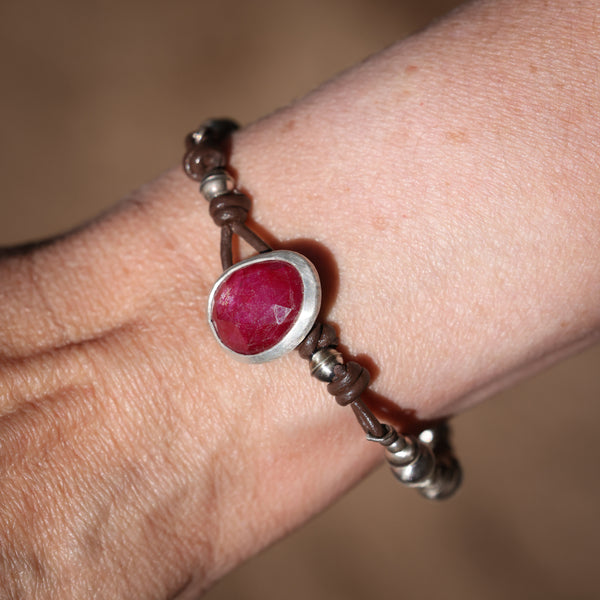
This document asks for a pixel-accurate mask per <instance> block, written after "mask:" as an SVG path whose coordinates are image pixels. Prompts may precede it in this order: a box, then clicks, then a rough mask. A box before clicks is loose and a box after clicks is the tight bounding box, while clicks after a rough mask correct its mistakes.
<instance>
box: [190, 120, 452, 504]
mask: <svg viewBox="0 0 600 600" xmlns="http://www.w3.org/2000/svg"><path fill="white" fill-rule="evenodd" d="M236 129H238V125H237V123H235V122H234V121H232V120H230V119H211V120H208V121H206V122H205V123H204V124H203V125H201V126H200V127H199V128H198V129H196V130H195V131H193V132H192V133H190V134H189V135H188V136H187V137H186V140H185V143H186V153H185V156H184V159H183V168H184V170H185V172H186V174H187V175H188V176H189V177H190V178H191V179H193V180H194V181H196V182H199V183H200V192H201V193H202V195H203V196H204V197H205V198H206V200H207V201H208V202H209V212H210V215H211V216H212V218H213V220H214V222H215V223H216V224H217V225H218V226H219V227H220V228H221V263H222V266H223V274H222V275H221V277H219V279H218V280H217V281H216V282H215V284H214V286H213V288H212V290H211V292H210V295H209V301H208V321H209V326H210V328H211V331H212V332H213V334H214V336H215V338H216V339H217V341H218V343H219V344H220V345H221V347H222V348H223V349H224V350H225V351H226V352H227V353H229V354H230V355H231V356H232V357H233V358H235V359H237V360H239V361H243V362H250V363H260V362H265V361H268V360H273V359H275V358H278V357H280V356H282V355H283V354H285V353H287V352H289V351H291V350H293V349H297V350H298V352H299V353H300V356H302V357H303V358H305V359H307V360H308V361H309V362H310V372H311V375H313V376H314V377H316V378H317V379H319V380H321V381H324V382H326V383H327V391H328V392H329V393H330V394H331V395H332V396H334V398H335V399H336V401H337V402H338V403H339V404H340V405H342V406H346V405H349V406H350V407H351V408H352V410H353V411H354V415H355V416H356V419H357V420H358V423H359V424H360V426H361V427H362V428H363V430H364V432H365V433H366V436H367V439H368V440H369V441H371V442H377V443H379V444H381V445H382V446H383V447H384V450H385V458H386V459H387V461H388V463H389V465H390V467H391V470H392V473H393V474H394V475H395V476H396V478H397V479H398V480H399V481H401V482H402V483H404V484H405V485H407V486H410V487H415V488H417V489H418V490H419V492H420V493H421V494H422V495H423V496H425V497H426V498H429V499H434V500H439V499H443V498H447V497H449V496H451V495H452V494H453V493H454V492H455V491H456V490H457V489H458V487H459V486H460V483H461V480H462V471H461V468H460V464H459V463H458V461H457V459H456V458H455V456H454V453H453V451H452V448H451V445H450V430H449V427H448V424H447V422H446V421H445V420H444V421H440V422H437V423H435V424H428V425H423V426H422V427H420V428H419V429H420V431H419V432H418V433H417V434H404V433H400V432H398V431H397V430H396V429H395V428H394V427H392V426H391V425H388V424H385V423H382V422H380V421H379V420H378V419H377V418H376V417H375V415H374V414H373V412H372V411H371V410H370V409H369V407H368V406H367V405H366V404H365V402H364V400H363V399H362V398H361V396H362V394H363V393H364V391H365V390H366V389H367V387H368V385H369V380H370V375H369V372H368V371H367V370H366V369H365V368H364V367H363V366H361V365H360V364H359V363H357V362H355V361H349V362H345V361H344V359H343V357H342V355H341V353H340V352H339V351H338V350H337V346H338V337H337V334H336V331H335V329H334V328H333V327H332V326H331V325H330V324H327V323H322V322H321V321H319V320H318V314H319V309H320V304H321V284H320V280H319V276H318V274H317V271H316V269H315V267H314V266H313V265H312V263H311V262H310V261H309V260H308V259H307V258H306V257H304V256H302V255H301V254H298V253H297V252H292V251H289V250H273V249H272V248H271V247H270V246H269V245H268V244H267V243H266V242H265V241H264V240H262V239H261V238H260V237H259V236H258V235H257V234H256V233H255V232H254V231H252V230H251V229H250V228H249V227H248V226H247V225H246V223H245V221H246V217H247V216H248V212H249V210H250V205H251V201H250V198H249V197H248V195H247V194H245V193H244V192H242V191H241V190H239V189H238V188H237V183H236V179H235V178H234V176H233V175H232V174H231V172H230V170H228V160H229V155H230V151H231V134H232V133H233V132H234V131H235V130H236ZM233 234H235V235H237V236H239V237H240V238H241V239H243V240H245V241H246V242H247V243H248V244H249V245H250V246H252V247H253V248H254V249H255V250H256V251H257V252H258V254H257V255H255V256H253V257H251V258H248V259H245V260H241V261H239V262H237V263H236V264H234V263H233V252H232V237H233Z"/></svg>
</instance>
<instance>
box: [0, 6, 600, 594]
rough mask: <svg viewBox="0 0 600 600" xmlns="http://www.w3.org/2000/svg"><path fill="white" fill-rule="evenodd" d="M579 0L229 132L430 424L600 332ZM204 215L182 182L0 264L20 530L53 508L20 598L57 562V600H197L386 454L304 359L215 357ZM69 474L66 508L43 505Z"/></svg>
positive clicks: (389, 373) (259, 189) (464, 38)
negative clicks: (29, 513) (87, 594)
mask: <svg viewBox="0 0 600 600" xmlns="http://www.w3.org/2000/svg"><path fill="white" fill-rule="evenodd" d="M561 4H564V6H561ZM566 4H567V3H566V2H565V3H557V2H555V3H550V6H548V7H543V6H542V3H539V4H538V3H536V2H529V3H523V2H496V3H489V4H482V5H473V6H471V7H469V8H467V9H464V12H463V13H462V14H458V15H455V16H454V17H451V18H450V19H448V20H446V21H445V22H442V23H440V24H439V25H437V26H435V27H433V28H431V29H430V30H428V31H426V32H424V33H422V34H420V35H418V36H415V37H413V38H411V39H409V40H407V41H406V42H403V43H401V44H398V45H397V46H395V47H393V48H391V49H389V50H388V51H386V52H385V53H383V54H381V55H379V56H377V57H374V58H373V59H371V60H369V61H367V62H366V63H364V64H363V65H361V66H359V67H357V68H355V69H353V70H351V71H349V72H347V73H345V74H343V75H342V76H340V77H339V78H338V79H336V80H335V81H333V82H331V83H329V84H327V85H326V86H324V87H322V88H321V89H319V90H318V91H316V92H314V93H313V94H311V95H310V96H309V97H307V98H305V99H303V100H301V101H300V102H298V103H296V104H295V105H293V106H291V107H289V108H286V109H284V110H283V111H280V112H279V113H277V114H275V115H273V116H272V117H269V118H268V119H265V120H263V121H261V122H259V123H257V124H256V125H254V126H252V127H249V128H248V129H246V130H244V131H243V132H241V133H240V134H239V135H237V136H236V138H235V142H234V151H233V155H232V164H233V165H234V166H235V168H236V169H237V171H238V173H239V180H240V183H241V185H242V186H244V187H245V188H247V189H248V190H249V191H250V192H251V194H252V196H253V200H254V206H253V211H252V215H253V218H254V220H255V221H256V223H257V224H258V225H259V226H260V227H261V228H262V229H263V230H265V231H266V232H267V234H268V235H269V236H272V237H273V238H275V239H277V240H279V241H280V243H281V245H282V246H284V247H285V246H289V245H293V246H294V247H298V246H299V243H298V240H304V241H306V240H309V239H310V240H315V241H316V242H317V243H318V244H320V245H321V249H322V248H325V249H326V251H322V252H321V254H328V255H329V258H330V259H331V261H330V262H332V263H334V264H335V269H333V272H335V270H336V269H337V271H338V272H339V285H337V282H336V281H335V278H334V280H333V281H332V280H329V279H328V278H325V279H324V281H323V284H324V288H325V293H326V295H327V294H328V300H329V301H330V302H328V306H327V314H326V315H325V316H326V318H328V319H329V320H331V321H333V322H335V323H336V324H338V325H339V328H340V333H341V337H342V340H343V341H344V343H345V344H346V345H347V350H348V353H349V354H366V355H367V356H368V357H370V359H371V360H372V361H373V362H374V364H375V366H376V368H377V371H378V373H377V377H376V379H375V381H374V382H373V386H372V387H373V390H374V391H375V392H376V393H377V394H379V395H381V396H382V397H384V398H388V399H389V400H390V401H392V402H395V403H397V404H398V405H399V406H402V407H404V408H409V409H414V410H415V411H416V412H417V414H418V415H419V416H421V417H432V416H439V415H443V414H449V413H452V412H453V411H454V410H457V409H459V408H463V407H464V406H466V405H467V404H469V403H471V402H472V401H474V400H475V399H477V398H480V397H482V396H483V395H485V394H486V393H489V390H490V389H494V388H495V387H497V386H501V385H506V384H507V382H509V381H510V380H511V379H512V378H513V377H514V376H515V374H516V373H519V372H521V371H522V370H523V369H528V368H533V367H535V365H536V364H537V363H538V361H540V360H541V361H543V360H548V359H549V358H550V357H552V356H553V355H554V354H555V353H556V352H566V351H568V350H569V348H572V347H573V345H577V344H582V343H586V342H589V341H590V340H592V339H593V338H594V337H595V336H596V335H597V332H598V320H599V319H598V317H599V315H598V311H599V309H598V306H597V298H598V292H599V291H600V268H599V251H600V240H599V237H600V235H599V233H598V232H599V231H600V227H599V225H600V223H599V221H600V215H599V208H598V202H597V200H596V193H597V189H598V183H599V182H598V177H599V176H598V173H597V172H596V170H595V166H596V165H597V164H598V163H599V161H598V148H597V143H596V141H595V140H594V139H593V137H592V135H593V133H594V132H595V131H597V117H596V115H597V114H598V105H599V104H600V102H599V98H598V90H597V89H596V88H597V86H596V85H595V82H596V79H595V78H597V75H596V74H595V73H596V70H597V65H598V57H597V54H596V53H597V48H596V37H597V33H598V32H597V31H594V30H592V24H593V23H594V18H593V16H594V14H596V13H597V10H598V9H597V8H596V7H595V5H594V4H593V3H591V2H590V3H581V4H580V5H579V6H578V7H577V8H571V6H570V5H569V6H568V7H567V6H566ZM575 32H576V33H575ZM556 48H561V50H560V51H558V50H556ZM206 212H207V211H206V205H205V203H204V202H203V201H202V200H201V199H199V196H198V193H197V189H196V186H194V185H192V184H190V183H189V182H188V181H187V180H186V179H185V177H184V175H183V174H182V173H181V172H180V171H179V170H176V171H173V172H171V173H168V174H166V175H165V176H163V177H161V178H160V179H158V180H157V181H156V182H154V183H153V184H150V185H149V186H146V187H145V188H143V189H141V190H140V191H139V192H138V193H137V194H136V196H135V201H134V202H131V201H130V202H129V203H125V204H124V205H122V206H121V207H119V208H118V209H117V210H116V211H114V212H113V213H112V214H111V215H109V216H108V217H105V218H104V219H102V220H100V221H99V222H97V223H96V224H94V225H93V226H91V227H88V228H86V229H83V230H82V231H80V232H77V233H75V234H73V235H71V236H68V237H67V238H65V239H63V240H61V241H58V242H57V243H55V244H53V245H51V246H49V247H46V248H42V249H40V250H38V251H37V252H35V253H34V254H33V255H29V256H25V257H13V258H8V259H6V260H5V261H4V263H3V264H2V265H1V266H0V269H1V270H2V280H3V284H4V285H3V292H2V293H3V294H4V298H3V305H4V307H5V310H4V311H3V312H2V314H0V320H1V321H0V323H1V329H2V331H4V332H6V336H5V341H4V348H3V354H4V365H3V369H2V372H1V373H0V385H2V386H3V389H2V402H3V403H4V406H3V407H2V410H3V413H4V414H7V413H8V412H9V411H11V415H9V416H5V417H3V418H2V420H0V439H2V443H3V445H4V446H3V447H4V448H5V450H4V451H3V456H4V463H3V465H2V469H3V470H4V471H5V472H8V471H10V472H11V473H12V475H11V477H12V479H10V481H11V486H8V485H7V484H6V483H5V484H4V487H3V489H2V495H3V503H2V505H3V506H2V510H3V519H5V521H6V523H7V527H8V526H9V525H10V523H14V522H17V523H23V522H24V521H25V517H24V514H23V511H24V510H25V509H24V507H23V504H22V496H25V497H28V498H30V499H35V501H36V504H34V505H35V506H36V507H37V508H36V510H37V511H38V512H37V513H36V518H34V519H33V523H32V524H30V526H29V528H28V529H25V528H22V530H21V529H19V530H18V532H17V533H16V534H14V536H13V537H12V538H11V540H10V545H4V550H3V552H4V553H5V555H6V553H7V550H6V548H9V551H8V553H9V554H10V556H11V557H12V558H11V560H14V561H15V562H16V564H18V566H19V569H20V570H21V572H22V573H24V574H25V575H23V576H22V582H24V583H23V585H24V586H33V585H34V584H33V583H31V582H32V581H34V580H35V576H36V573H35V569H33V568H32V567H31V564H32V562H31V560H29V559H31V557H32V556H33V557H35V558H36V559H37V560H39V561H42V562H43V563H44V565H45V570H44V575H45V577H46V581H45V583H44V586H45V589H48V590H50V591H49V592H48V593H47V595H48V597H51V596H52V590H53V589H54V590H56V589H57V588H58V587H60V586H63V588H64V586H66V585H67V584H69V585H71V586H72V592H71V593H72V595H73V597H82V593H83V592H82V590H83V589H89V587H81V588H77V586H78V585H79V584H80V582H82V583H81V585H82V586H92V587H95V588H96V589H101V590H104V593H105V596H107V597H115V598H117V597H119V594H122V595H123V596H124V597H125V596H126V597H132V596H134V597H152V596H153V595H156V594H157V593H159V592H158V590H163V591H164V594H165V595H166V594H167V593H169V592H171V593H172V592H173V590H175V589H177V588H178V587H181V586H183V585H184V584H185V583H186V582H187V581H188V577H189V576H191V575H193V577H194V583H193V584H192V585H194V586H197V587H198V588H202V587H205V586H206V585H208V584H209V583H210V582H212V581H214V579H215V578H217V577H218V576H220V575H222V574H223V573H224V572H225V571H226V570H227V569H228V568H230V567H231V566H232V565H234V564H236V563H238V562H239V561H241V560H243V559H244V558H245V557H247V556H248V555H250V554H252V553H254V552H256V551H258V549H260V548H261V547H263V546H264V545H266V544H268V543H269V542H270V541H272V540H273V539H275V538H276V537H278V536H280V535H282V534H283V533H284V532H285V531H287V530H289V529H290V528H291V527H294V526H295V525H297V524H299V523H300V522H302V521H303V520H305V519H306V518H307V517H308V516H309V515H311V514H313V513H314V512H315V511H317V510H319V509H320V508H322V507H323V506H324V505H326V504H327V503H328V502H329V501H331V500H332V499H333V498H334V497H336V496H337V495H339V494H340V493H341V492H342V491H343V490H344V489H345V488H346V487H347V486H349V485H351V484H352V483H353V482H355V481H357V480H358V479H359V478H360V477H361V476H362V475H363V474H364V473H365V472H366V471H367V470H368V469H369V468H370V467H371V466H372V465H373V464H374V463H375V462H376V461H377V459H378V451H377V448H369V447H368V446H367V444H366V443H365V442H364V440H363V439H362V434H361V432H360V429H359V428H358V427H357V426H356V423H355V422H354V421H353V418H352V415H351V414H347V411H344V410H342V409H341V408H339V407H338V406H336V405H335V403H334V402H332V401H331V400H330V399H329V398H327V397H326V395H325V393H324V391H323V390H322V389H321V388H320V387H319V385H318V383H317V382H315V381H313V380H311V379H310V377H309V376H308V373H307V372H306V365H304V364H302V362H301V360H300V359H299V357H297V356H295V355H291V356H289V357H286V358H284V359H282V360H279V361H276V362H274V363H269V364H266V365H262V366H258V367H257V366H248V365H237V364H236V365H233V364H232V363H231V362H230V359H229V358H227V357H226V356H223V355H222V354H221V352H220V350H219V348H218V347H217V345H216V343H215V342H214V340H212V339H211V338H210V334H209V332H208V328H207V327H206V326H205V321H206V317H205V314H204V311H205V305H206V296H207V294H208V290H209V289H210V286H211V284H212V282H213V281H214V279H216V277H217V276H218V273H219V266H218V257H217V248H218V230H217V228H216V227H215V226H214V224H213V223H212V221H211V219H210V217H209V216H208V215H207V214H206ZM304 245H306V246H308V250H309V251H311V246H310V244H307V243H305V244H304ZM313 251H314V249H313ZM317 254H318V253H317ZM325 263H327V261H325ZM330 270H331V269H330ZM336 287H337V289H336ZM36 415H39V419H38V418H37V417H36ZM36 419H37V420H36ZM44 419H46V421H45V422H49V423H51V426H44V427H42V425H41V423H43V422H44ZM32 431H33V432H36V435H34V436H33V438H32ZM57 440H58V441H57ZM64 440H67V441H68V443H64ZM70 440H75V441H70ZM39 453H45V456H47V457H49V458H48V460H49V461H50V462H49V465H50V466H48V465H45V464H44V463H43V461H42V462H40V461H39V460H38V456H39ZM82 456H83V457H93V460H82V458H81V457H82ZM61 477H64V478H66V480H67V481H68V488H69V493H68V494H66V495H65V494H64V493H57V492H56V490H57V489H62V488H60V485H59V482H57V483H56V485H55V486H53V487H52V486H51V489H52V490H53V491H54V494H55V495H54V496H52V495H51V494H48V488H47V487H44V486H42V485H41V484H40V482H41V481H54V480H56V479H57V480H61ZM4 481H8V480H7V479H5V480H4ZM48 497H51V498H53V500H52V502H47V504H46V506H45V505H44V500H45V499H46V498H48ZM44 506H45V508H44ZM73 507H85V509H82V510H78V509H77V508H73ZM44 511H46V512H44ZM46 513H47V514H46ZM28 518H29V517H28ZM5 531H7V529H5ZM49 532H56V533H57V536H56V537H57V539H58V540H63V539H66V536H61V535H60V534H61V533H62V534H64V533H65V532H68V533H69V536H68V539H69V540H71V541H72V540H75V542H76V543H75V544H74V546H75V547H76V548H77V551H74V550H73V544H72V545H71V546H64V545H63V546H61V544H64V542H62V541H60V542H59V541H57V542H56V545H55V546H54V547H51V546H52V544H51V541H50V537H49V536H50V535H51V534H52V533H49ZM40 540H42V542H40ZM44 540H45V541H44ZM32 541H37V544H36V543H32ZM71 543H72V542H71ZM94 543H96V545H94ZM28 544H29V547H28V546H27V545H28ZM36 545H37V548H36ZM132 553H133V555H135V556H136V559H135V565H136V568H135V569H133V570H132V569H128V568H126V567H123V566H120V561H121V560H122V558H123V556H131V555H132ZM165 556H167V557H168V560H166V561H165V560H164V557H165ZM27 557H29V559H27V560H26V558H27ZM138 557H139V558H138ZM28 560H29V562H28ZM5 561H6V558H5ZM19 561H20V562H19ZM161 561H162V562H161ZM5 564H8V563H6V562H5ZM27 565H29V567H28V566H27ZM5 569H6V567H5ZM75 569H76V570H78V571H79V573H85V575H84V576H81V577H80V578H79V579H76V580H75V579H74V580H73V581H71V580H70V579H69V578H70V577H71V575H70V574H72V572H73V570H75ZM113 570H114V572H115V573H116V574H117V575H116V577H110V578H109V577H108V573H109V572H113ZM15 573H16V571H14V572H13V573H8V572H7V571H6V570H5V572H4V573H2V576H4V577H7V578H8V579H11V580H12V583H11V585H14V586H15V589H17V588H16V585H17V584H16V583H14V581H16V579H18V578H17V577H16V576H15ZM28 577H29V579H28ZM53 586H54V588H53ZM23 589H24V590H26V592H27V594H29V596H30V597H35V596H34V595H33V593H32V592H31V589H33V588H32V587H24V588H23ZM41 589H44V588H41ZM55 595H56V592H55ZM23 596H24V597H28V596H27V595H26V594H25V593H24V594H23ZM39 596H40V597H43V594H39ZM63 596H64V597H68V596H65V595H64V594H63Z"/></svg>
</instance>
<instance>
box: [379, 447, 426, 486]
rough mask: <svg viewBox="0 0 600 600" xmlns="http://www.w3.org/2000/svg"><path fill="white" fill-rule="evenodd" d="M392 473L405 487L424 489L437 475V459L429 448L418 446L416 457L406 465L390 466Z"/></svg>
mask: <svg viewBox="0 0 600 600" xmlns="http://www.w3.org/2000/svg"><path fill="white" fill-rule="evenodd" d="M390 466H391V468H392V472H393V473H394V475H395V476H396V478H397V479H399V480H400V481H401V482H402V483H404V484H405V485H408V486H410V487H424V486H427V485H429V484H430V483H431V482H432V479H433V476H434V473H435V458H434V456H433V452H432V450H431V448H429V446H427V445H426V444H423V443H418V444H417V452H416V456H415V457H414V458H413V460H412V461H411V462H409V463H408V464H405V465H394V464H391V465H390Z"/></svg>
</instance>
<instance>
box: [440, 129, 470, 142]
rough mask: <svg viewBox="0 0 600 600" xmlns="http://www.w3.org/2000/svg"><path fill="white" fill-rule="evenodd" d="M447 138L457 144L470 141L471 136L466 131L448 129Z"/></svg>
mask: <svg viewBox="0 0 600 600" xmlns="http://www.w3.org/2000/svg"><path fill="white" fill-rule="evenodd" d="M445 136H446V139H447V140H448V141H450V142H454V143H456V144H466V143H467V142H468V141H469V136H468V134H467V132H466V131H464V130H461V131H446V134H445Z"/></svg>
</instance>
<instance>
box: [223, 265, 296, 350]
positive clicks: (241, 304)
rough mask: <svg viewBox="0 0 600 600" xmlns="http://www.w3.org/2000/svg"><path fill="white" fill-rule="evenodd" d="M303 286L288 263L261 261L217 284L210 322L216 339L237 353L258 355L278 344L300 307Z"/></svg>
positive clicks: (294, 269) (241, 269) (242, 268)
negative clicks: (216, 336)
mask: <svg viewBox="0 0 600 600" xmlns="http://www.w3.org/2000/svg"><path fill="white" fill-rule="evenodd" d="M303 292H304V290H303V284H302V279H301V277H300V274H299V273H298V271H297V270H296V268H295V267H293V266H292V265H291V264H289V263H287V262H284V261H281V260H269V261H261V262H257V263H252V264H249V265H248V266H246V267H241V268H240V269H238V270H236V271H234V272H233V273H232V274H231V275H230V276H229V277H228V278H227V279H225V280H224V281H223V282H221V284H220V285H219V288H218V289H217V291H216V293H215V295H214V304H213V310H212V315H211V319H212V322H213V325H214V328H215V330H216V332H217V335H218V336H219V339H220V340H221V342H222V343H223V344H225V346H227V347H228V348H230V349H231V350H233V351H234V352H237V353H238V354H245V355H251V354H259V353H260V352H264V351H265V350H268V349H269V348H272V347H273V346H274V345H275V344H277V342H279V341H281V340H282V339H283V337H284V336H285V334H286V333H287V332H288V331H289V330H290V329H291V327H292V325H293V324H294V322H295V321H296V318H297V317H298V313H299V312H300V308H301V306H302V298H303Z"/></svg>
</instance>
